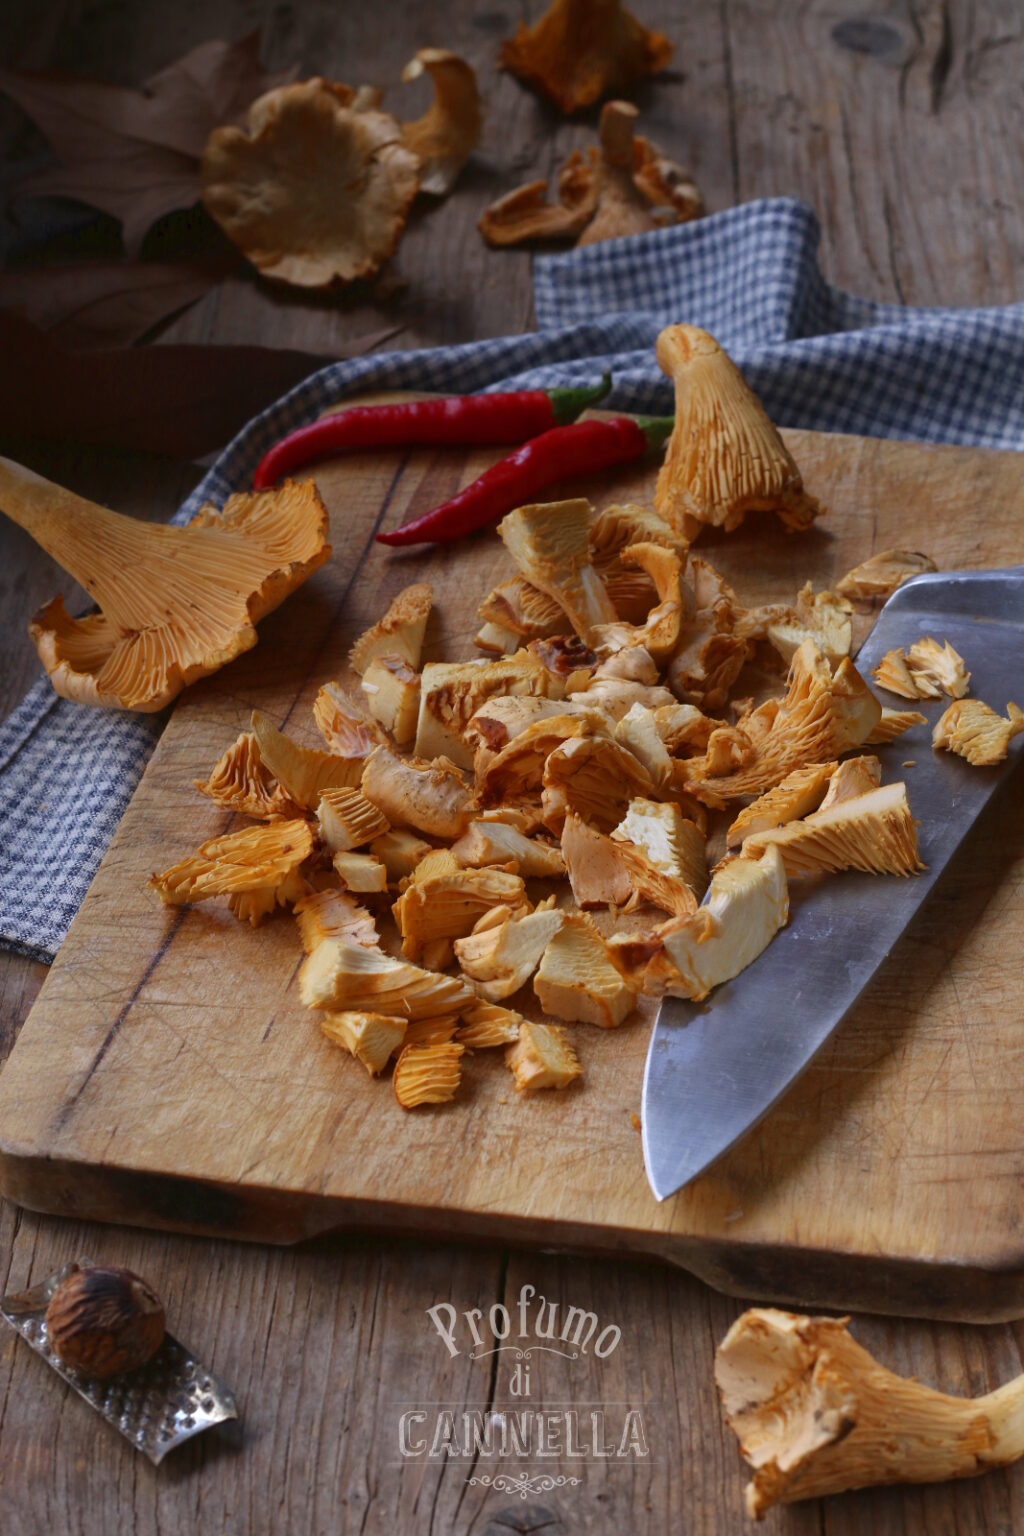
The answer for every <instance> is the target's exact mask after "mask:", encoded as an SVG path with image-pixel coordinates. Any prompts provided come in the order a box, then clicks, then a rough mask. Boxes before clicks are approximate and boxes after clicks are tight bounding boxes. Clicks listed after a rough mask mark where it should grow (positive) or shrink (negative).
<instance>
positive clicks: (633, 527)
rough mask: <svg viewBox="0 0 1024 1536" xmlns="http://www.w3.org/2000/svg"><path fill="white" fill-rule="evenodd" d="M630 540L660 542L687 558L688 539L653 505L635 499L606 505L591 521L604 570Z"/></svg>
mask: <svg viewBox="0 0 1024 1536" xmlns="http://www.w3.org/2000/svg"><path fill="white" fill-rule="evenodd" d="M630 544H660V545H661V547H662V548H663V549H671V550H672V551H673V552H674V553H675V554H676V555H678V556H679V559H680V562H682V563H685V561H686V554H687V548H688V545H687V542H686V540H685V539H683V538H680V536H679V534H678V533H677V532H676V530H675V529H674V528H673V527H672V526H671V525H670V524H669V523H666V521H665V519H664V518H663V517H659V515H658V513H657V512H655V510H654V508H653V507H645V506H641V505H640V504H639V503H638V502H633V501H626V502H619V503H616V504H615V505H613V506H610V507H604V508H603V509H602V510H601V511H600V512H599V513H598V514H597V516H596V517H595V518H594V521H593V522H592V523H591V525H590V551H591V556H592V558H593V561H594V564H595V565H596V566H597V568H598V570H600V571H601V572H602V573H603V572H604V571H606V570H607V569H608V568H609V567H611V566H613V565H614V562H615V560H616V559H617V557H618V556H619V555H621V553H622V551H623V550H624V549H626V548H627V547H628V546H629V545H630ZM647 606H648V607H650V601H648V604H647Z"/></svg>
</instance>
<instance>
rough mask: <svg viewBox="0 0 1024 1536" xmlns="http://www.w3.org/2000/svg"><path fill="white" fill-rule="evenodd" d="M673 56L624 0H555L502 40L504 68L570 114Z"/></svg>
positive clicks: (649, 72)
mask: <svg viewBox="0 0 1024 1536" xmlns="http://www.w3.org/2000/svg"><path fill="white" fill-rule="evenodd" d="M671 57H672V44H671V43H670V42H669V40H668V38H667V37H665V36H664V35H663V34H662V33H661V32H649V31H648V30H647V28H646V27H643V26H641V24H640V22H638V21H637V20H636V18H635V17H634V16H632V15H630V13H629V11H627V10H625V9H624V8H623V6H622V4H621V3H620V0H554V3H553V4H552V5H551V6H550V8H549V9H548V10H547V11H545V13H544V15H543V16H542V17H541V18H540V20H539V21H538V22H536V23H535V24H534V25H533V26H532V27H527V26H526V25H525V24H524V23H522V22H520V24H519V28H518V30H517V32H516V35H515V37H513V38H508V39H507V40H506V41H505V42H504V43H502V45H501V64H502V67H503V68H505V69H508V70H511V72H512V74H514V75H517V76H518V77H519V79H520V80H523V81H524V82H525V83H526V84H527V85H530V86H532V87H533V88H534V89H535V90H537V91H540V92H541V94H542V95H544V96H546V97H547V98H548V100H549V101H551V102H553V103H554V105H555V106H556V107H558V109H559V111H561V112H565V113H567V114H568V113H572V112H578V111H579V110H580V108H582V107H589V106H591V105H592V104H593V103H594V102H595V101H600V100H601V97H602V96H607V95H609V94H610V93H611V92H613V91H626V90H628V89H629V87H630V86H632V85H634V84H635V83H636V82H637V81H638V80H642V79H643V78H644V77H645V76H646V75H654V74H657V73H658V71H659V70H662V69H664V68H665V66H666V65H667V63H668V61H669V59H670V58H671Z"/></svg>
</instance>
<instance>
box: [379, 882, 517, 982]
mask: <svg viewBox="0 0 1024 1536" xmlns="http://www.w3.org/2000/svg"><path fill="white" fill-rule="evenodd" d="M498 906H506V907H508V908H509V909H510V910H511V911H512V912H526V911H528V910H529V902H528V900H527V896H526V887H525V886H524V885H523V881H522V878H521V876H519V875H513V874H510V873H508V872H507V871H506V870H501V869H457V870H456V872H455V873H454V874H442V875H434V876H432V877H431V878H428V879H425V880H420V879H417V878H414V879H413V881H412V884H411V885H409V886H408V887H407V889H406V890H405V892H404V894H403V895H402V896H400V897H399V899H398V901H396V902H395V904H394V906H393V907H392V909H391V910H392V913H393V915H394V919H395V922H396V923H397V924H398V931H399V933H400V934H401V935H402V953H403V954H404V955H405V956H406V958H407V959H409V960H416V959H418V958H419V956H420V954H421V953H422V950H423V946H424V944H426V943H428V942H429V941H430V940H431V939H461V938H464V937H465V936H466V935H467V934H469V933H472V931H473V927H474V925H475V924H476V922H477V921H478V919H479V918H481V917H482V916H483V915H484V913H485V912H488V911H490V910H491V908H493V907H498Z"/></svg>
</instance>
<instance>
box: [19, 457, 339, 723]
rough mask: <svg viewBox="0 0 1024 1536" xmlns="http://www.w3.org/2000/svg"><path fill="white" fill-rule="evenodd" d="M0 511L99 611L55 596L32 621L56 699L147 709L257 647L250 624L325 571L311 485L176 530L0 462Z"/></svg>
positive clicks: (323, 531)
mask: <svg viewBox="0 0 1024 1536" xmlns="http://www.w3.org/2000/svg"><path fill="white" fill-rule="evenodd" d="M0 506H2V507H3V510H4V512H6V514H7V516H8V517H10V518H11V519H12V521H14V522H16V523H18V524H19V525H20V526H21V527H22V528H24V529H25V530H26V532H27V533H29V534H30V535H31V536H32V538H34V539H35V540H36V541H37V543H39V544H41V545H42V547H43V548H44V549H45V550H46V551H47V553H48V554H50V555H52V556H53V558H54V559H55V560H56V561H57V563H58V564H59V565H62V566H63V567H64V569H65V570H66V571H69V572H70V574H71V575H72V576H74V577H75V579H76V580H77V581H78V582H80V583H81V585H82V586H83V587H85V589H86V591H87V592H89V594H90V595H91V596H92V597H93V598H94V600H95V601H96V603H97V605H98V609H99V611H98V612H96V613H88V614H86V615H85V616H84V618H80V619H75V618H72V617H71V616H70V615H69V614H68V612H67V610H66V609H65V607H64V599H63V597H55V598H54V599H53V601H52V602H50V603H47V604H46V606H45V607H43V608H40V609H39V611H38V612H37V613H36V614H35V615H34V616H33V618H32V620H31V622H30V624H29V634H30V635H31V636H32V639H33V641H34V642H35V646H36V649H37V650H38V652H39V657H40V660H41V661H42V663H43V666H44V667H45V669H46V672H47V674H48V676H49V678H50V682H51V683H52V684H53V687H54V689H55V690H56V692H57V693H59V694H61V695H62V697H64V698H66V699H73V700H75V701H76V702H77V703H79V704H98V705H102V706H104V707H105V708H109V709H134V710H139V711H141V712H143V713H152V712H153V711H154V710H159V709H163V708H164V706H165V705H166V704H169V703H170V701H171V700H172V699H173V698H176V697H177V695H178V694H179V693H180V692H181V690H182V689H183V688H184V687H186V686H187V685H188V684H189V683H191V682H194V681H195V679H196V678H199V677H206V676H207V675H208V674H209V673H210V672H216V671H217V669H218V668H219V667H223V666H225V665H226V664H227V663H228V662H229V661H233V660H234V658H235V657H236V656H239V655H241V654H242V652H243V651H248V650H251V649H252V647H253V646H254V645H255V644H256V641H257V638H258V637H257V634H256V624H257V622H258V621H259V620H260V619H261V618H263V616H264V615H265V614H267V613H270V612H272V611H273V609H275V608H276V607H278V605H279V604H280V603H283V602H284V600H285V598H286V597H288V595H289V594H290V593H291V592H294V591H295V589H296V587H299V586H301V585H302V583H303V582H304V581H305V580H306V579H307V577H309V576H311V575H312V574H313V572H314V571H315V570H316V569H317V568H318V566H321V565H323V563H324V561H325V560H327V559H328V558H329V556H330V553H331V546H330V545H329V544H328V543H327V532H328V519H327V510H326V508H325V507H324V504H323V502H322V501H321V500H320V497H319V495H318V493H317V489H316V486H315V485H314V483H313V481H312V480H303V481H301V482H299V483H295V482H293V481H290V480H288V481H285V483H284V484H283V485H281V486H279V487H278V488H277V489H276V490H272V491H260V492H258V493H255V494H252V495H249V494H244V493H240V494H238V495H235V496H229V497H228V499H227V501H226V502H225V503H224V507H223V510H222V511H220V512H218V511H217V510H216V509H215V508H213V507H212V506H210V505H206V506H203V507H201V508H200V510H199V511H198V512H197V513H196V515H195V517H194V518H193V519H192V521H191V522H190V523H188V524H186V526H185V527H184V528H179V527H176V526H174V525H172V524H163V523H144V522H140V521H139V520H138V519H136V518H133V517H124V516H122V515H121V513H119V512H111V511H109V510H108V509H107V508H106V507H99V506H96V505H95V504H94V503H93V502H91V501H86V500H84V498H82V497H81V496H75V495H73V494H72V493H71V492H70V491H66V490H64V489H63V487H61V486H59V485H53V484H51V483H50V481H48V480H43V479H42V478H41V477H40V476H39V475H35V474H33V473H32V472H31V471H30V470H27V469H23V468H22V467H21V465H20V464H15V463H13V462H12V460H10V459H2V458H0Z"/></svg>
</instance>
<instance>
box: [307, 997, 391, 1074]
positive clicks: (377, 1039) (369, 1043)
mask: <svg viewBox="0 0 1024 1536" xmlns="http://www.w3.org/2000/svg"><path fill="white" fill-rule="evenodd" d="M320 1028H321V1029H322V1030H323V1032H324V1034H325V1035H326V1036H327V1038H328V1040H333V1041H334V1043H335V1045H341V1046H344V1048H345V1050H346V1051H348V1052H349V1054H350V1055H352V1056H354V1057H355V1058H356V1060H357V1061H361V1062H362V1064H363V1066H364V1067H365V1068H366V1070H367V1072H369V1074H370V1076H371V1077H376V1076H377V1074H378V1072H383V1070H384V1068H385V1067H386V1066H387V1064H388V1062H389V1061H390V1060H391V1057H392V1056H393V1055H394V1053H395V1051H396V1050H397V1048H398V1047H399V1046H400V1045H401V1044H402V1042H403V1040H404V1039H405V1031H406V1023H405V1020H404V1019H395V1018H389V1017H388V1016H387V1015H386V1014H383V1013H325V1014H324V1016H323V1018H322V1019H321V1020H320Z"/></svg>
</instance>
